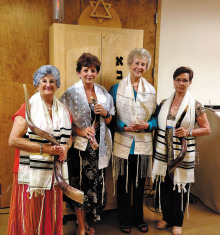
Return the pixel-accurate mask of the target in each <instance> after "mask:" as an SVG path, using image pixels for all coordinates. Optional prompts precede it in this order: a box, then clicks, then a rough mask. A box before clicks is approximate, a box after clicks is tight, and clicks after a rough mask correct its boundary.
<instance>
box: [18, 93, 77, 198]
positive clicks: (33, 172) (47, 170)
mask: <svg viewBox="0 0 220 235" xmlns="http://www.w3.org/2000/svg"><path fill="white" fill-rule="evenodd" d="M29 103H30V115H31V119H32V121H33V123H34V124H35V125H36V126H37V127H39V128H40V129H42V130H44V131H46V132H48V133H50V134H52V135H54V136H55V137H56V138H57V139H58V141H59V142H60V144H61V145H62V144H65V143H66V142H67V141H68V139H69V138H70V135H71V132H72V124H71V120H70V116H69V113H68V111H67V109H66V107H65V106H64V105H63V104H62V103H61V102H60V101H59V100H57V99H56V98H55V97H54V98H53V107H52V120H51V118H50V114H49V112H48V109H47V107H46V104H45V102H44V101H43V99H42V98H41V96H40V93H39V92H38V93H36V94H35V95H33V96H32V97H31V99H30V100H29ZM26 135H27V136H28V138H29V140H30V141H33V142H38V143H42V144H43V143H48V141H47V140H45V139H43V138H42V137H40V136H38V135H36V134H34V133H33V132H32V131H31V130H30V129H29V128H28V131H27V133H26ZM53 169H54V156H52V155H49V154H43V155H41V154H39V153H28V152H24V151H20V163H19V171H18V182H19V183H20V184H28V185H29V190H30V193H31V195H32V193H33V192H34V191H35V195H37V193H41V194H43V191H44V190H50V189H51V186H52V178H53V175H54V170H53ZM62 172H63V178H64V179H65V180H68V173H67V172H68V171H67V163H66V162H65V163H64V164H63V166H62ZM54 179H55V178H54ZM55 183H56V182H55Z"/></svg>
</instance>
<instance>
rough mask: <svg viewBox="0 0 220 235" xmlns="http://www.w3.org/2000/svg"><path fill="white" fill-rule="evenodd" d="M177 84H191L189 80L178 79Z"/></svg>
mask: <svg viewBox="0 0 220 235" xmlns="http://www.w3.org/2000/svg"><path fill="white" fill-rule="evenodd" d="M174 81H175V82H177V83H181V82H182V83H188V82H189V80H187V79H180V78H177V79H175V80H174Z"/></svg>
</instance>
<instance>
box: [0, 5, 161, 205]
mask: <svg viewBox="0 0 220 235" xmlns="http://www.w3.org/2000/svg"><path fill="white" fill-rule="evenodd" d="M105 2H108V3H111V4H112V7H113V8H114V9H115V11H116V12H117V14H118V15H119V17H120V19H121V22H122V28H127V29H142V30H144V47H145V48H146V49H148V50H149V51H150V53H151V54H152V56H153V61H154V52H155V25H154V14H155V12H156V2H157V0H135V1H134V0H105ZM89 4H90V3H89V0H65V20H64V22H63V23H66V24H77V22H78V19H79V16H80V14H81V12H82V11H83V10H84V9H85V8H86V7H87V6H88V5H89ZM53 22H54V21H53V20H52V0H33V1H29V0H7V1H6V0H0V57H1V58H0V60H1V63H0V123H1V132H0V149H1V154H0V184H1V185H2V193H4V192H5V191H6V190H7V188H8V187H9V186H10V185H11V184H12V173H11V172H12V167H13V162H14V150H13V149H12V148H9V147H8V137H9V133H10V129H11V127H12V121H10V117H11V116H12V115H13V114H14V113H15V111H16V110H17V109H18V108H19V107H20V105H21V104H22V103H23V102H24V98H23V97H24V96H23V89H22V84H23V83H26V84H28V89H29V95H30V96H31V95H32V94H33V93H34V90H35V88H34V86H33V85H31V84H32V81H33V79H32V75H33V73H34V72H35V70H36V69H37V68H39V67H40V66H41V65H44V64H47V63H49V26H51V25H52V23H53ZM152 67H153V65H152V66H151V68H152ZM145 77H146V78H147V79H148V81H149V82H151V83H152V84H153V82H154V81H153V78H152V76H151V70H149V71H148V72H147V73H146V75H145ZM9 202H10V192H9V193H7V194H6V195H3V196H2V197H0V207H6V206H9Z"/></svg>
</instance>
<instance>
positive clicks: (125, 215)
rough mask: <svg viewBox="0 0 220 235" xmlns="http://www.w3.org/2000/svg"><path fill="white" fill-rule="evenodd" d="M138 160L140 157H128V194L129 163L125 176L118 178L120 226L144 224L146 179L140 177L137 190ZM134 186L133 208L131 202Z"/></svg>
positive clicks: (125, 169)
mask: <svg viewBox="0 0 220 235" xmlns="http://www.w3.org/2000/svg"><path fill="white" fill-rule="evenodd" d="M137 158H138V155H133V154H131V155H129V157H128V163H129V165H128V192H126V174H127V161H125V162H124V172H125V174H124V175H123V176H119V177H118V181H117V205H118V215H119V222H120V225H127V226H131V225H133V224H134V225H140V224H142V223H143V197H144V185H145V179H146V178H140V177H139V178H138V187H137V188H136V172H137ZM139 162H140V161H139ZM132 185H133V206H132V201H131V198H132V197H131V192H132V190H131V189H132Z"/></svg>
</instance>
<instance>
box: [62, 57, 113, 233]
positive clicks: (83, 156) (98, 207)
mask: <svg viewBox="0 0 220 235" xmlns="http://www.w3.org/2000/svg"><path fill="white" fill-rule="evenodd" d="M100 65H101V62H100V61H99V59H98V58H97V57H96V56H94V55H92V54H90V53H83V54H82V55H81V56H80V57H79V59H78V61H77V68H76V71H77V74H78V76H79V78H80V80H79V82H77V83H76V84H75V85H73V86H72V87H70V88H69V89H68V90H67V91H66V92H65V93H64V94H63V96H62V97H61V101H62V102H63V103H64V104H66V105H67V107H68V108H69V110H70V112H71V114H72V115H73V122H74V124H75V129H74V132H75V136H74V144H73V148H72V149H71V150H70V153H69V154H68V160H67V161H68V169H69V176H70V177H69V178H70V185H72V186H74V187H75V188H78V189H80V190H82V191H84V195H85V202H84V204H83V205H80V204H78V203H75V202H74V201H72V202H69V203H71V204H72V205H73V206H74V208H75V212H76V216H77V223H78V229H77V235H84V234H85V233H86V234H94V232H95V231H94V229H93V228H91V227H90V226H89V225H88V223H87V220H86V212H91V213H92V214H93V217H94V219H95V220H100V214H101V212H102V210H103V209H104V207H105V205H106V191H105V180H104V169H105V168H106V167H107V166H108V164H109V159H110V157H111V154H112V138H111V132H110V129H109V125H110V123H111V121H112V115H114V113H115V111H114V103H113V99H112V97H111V96H110V95H109V94H108V92H107V91H106V89H105V88H104V87H102V86H100V85H98V84H96V83H95V79H96V77H97V75H98V73H99V71H100Z"/></svg>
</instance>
